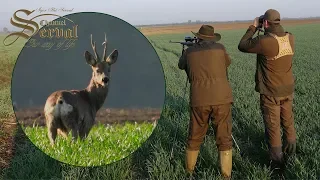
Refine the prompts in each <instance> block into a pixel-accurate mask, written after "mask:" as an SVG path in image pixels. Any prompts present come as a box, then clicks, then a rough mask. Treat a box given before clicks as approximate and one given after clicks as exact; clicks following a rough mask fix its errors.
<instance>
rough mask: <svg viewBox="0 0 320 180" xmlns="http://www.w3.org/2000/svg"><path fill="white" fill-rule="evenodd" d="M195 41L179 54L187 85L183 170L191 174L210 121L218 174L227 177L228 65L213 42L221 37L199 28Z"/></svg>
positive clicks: (229, 141)
mask: <svg viewBox="0 0 320 180" xmlns="http://www.w3.org/2000/svg"><path fill="white" fill-rule="evenodd" d="M194 34H195V36H197V38H198V42H197V43H196V44H194V45H193V46H191V47H189V48H187V49H186V50H185V51H183V53H182V56H181V58H180V60H179V64H178V66H179V68H180V69H182V70H185V71H186V72H187V75H188V78H189V82H190V84H191V85H190V106H191V110H190V123H189V136H188V141H187V148H186V169H187V171H188V172H189V173H192V172H193V170H194V167H195V164H196V161H197V157H198V154H199V149H200V146H201V144H202V142H203V140H204V137H205V135H206V133H207V130H208V126H209V123H210V121H209V120H210V119H211V117H212V118H213V125H214V132H215V138H216V144H217V148H218V150H219V152H220V153H219V157H220V166H221V173H222V174H223V176H225V177H227V178H230V177H231V169H232V137H231V131H232V117H231V106H232V102H233V98H232V91H231V87H230V84H229V82H228V79H227V68H228V66H229V65H230V64H231V61H230V58H229V56H228V54H227V52H226V49H225V47H224V46H223V45H222V44H220V43H217V41H219V40H220V39H221V35H220V34H218V33H214V28H213V27H212V26H209V25H203V26H202V27H201V28H200V29H199V32H198V33H194Z"/></svg>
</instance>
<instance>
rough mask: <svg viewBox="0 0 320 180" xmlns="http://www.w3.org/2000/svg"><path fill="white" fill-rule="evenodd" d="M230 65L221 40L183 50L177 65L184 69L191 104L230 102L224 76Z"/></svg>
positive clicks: (226, 80)
mask: <svg viewBox="0 0 320 180" xmlns="http://www.w3.org/2000/svg"><path fill="white" fill-rule="evenodd" d="M230 64H231V60H230V57H229V55H228V54H227V52H226V49H225V47H224V46H223V45H222V44H220V43H215V42H210V41H202V42H199V43H197V44H195V45H193V46H191V47H189V48H187V49H186V50H185V52H183V54H182V56H181V57H180V60H179V64H178V66H179V68H180V69H182V70H185V71H186V73H187V75H188V78H189V82H190V84H191V85H190V106H192V107H196V106H208V105H220V104H226V103H230V102H233V98H232V90H231V86H230V84H229V81H228V78H227V68H228V66H229V65H230Z"/></svg>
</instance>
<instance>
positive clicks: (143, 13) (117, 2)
mask: <svg viewBox="0 0 320 180" xmlns="http://www.w3.org/2000/svg"><path fill="white" fill-rule="evenodd" d="M40 7H41V8H42V9H48V8H51V7H54V8H62V7H63V8H65V9H73V12H74V13H75V12H83V11H94V12H102V13H107V14H110V15H113V16H117V17H119V18H121V19H123V20H125V21H127V22H129V23H130V24H133V25H143V24H162V23H173V22H186V21H188V20H192V21H196V20H202V21H225V20H248V19H254V17H256V16H258V15H260V14H263V13H264V12H265V11H266V10H267V9H269V8H273V9H277V10H279V11H280V13H281V16H282V17H290V18H299V17H310V16H319V15H320V13H319V7H320V1H319V0H281V1H279V0H267V1H258V0H241V1H240V0H220V1H215V0H197V1H196V0H192V1H191V0H89V1H79V0H56V1H43V0H10V1H2V2H1V6H0V13H1V14H0V27H1V28H3V27H4V26H5V27H8V28H9V29H12V28H13V26H12V25H11V24H10V18H11V17H12V15H13V13H14V12H15V11H16V10H18V9H28V10H35V9H38V8H40ZM37 14H39V13H38V12H37V13H33V14H32V15H30V16H32V17H33V16H35V15H37ZM65 14H68V13H61V12H59V15H65ZM19 16H20V17H26V16H23V13H21V14H19Z"/></svg>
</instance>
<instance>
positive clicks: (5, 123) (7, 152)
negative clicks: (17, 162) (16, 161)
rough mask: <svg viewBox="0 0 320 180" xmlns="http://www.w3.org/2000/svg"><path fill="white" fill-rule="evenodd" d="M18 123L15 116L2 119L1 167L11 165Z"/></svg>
mask: <svg viewBox="0 0 320 180" xmlns="http://www.w3.org/2000/svg"><path fill="white" fill-rule="evenodd" d="M16 129H17V123H16V121H15V119H14V118H12V119H7V120H0V169H4V168H6V167H8V166H9V163H10V159H11V158H12V157H13V156H14V139H15V132H16Z"/></svg>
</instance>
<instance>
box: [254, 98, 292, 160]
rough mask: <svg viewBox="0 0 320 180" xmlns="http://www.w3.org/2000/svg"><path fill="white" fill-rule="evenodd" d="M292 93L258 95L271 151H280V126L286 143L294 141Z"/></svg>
mask: <svg viewBox="0 0 320 180" xmlns="http://www.w3.org/2000/svg"><path fill="white" fill-rule="evenodd" d="M292 106H293V94H291V95H289V96H285V97H271V96H267V95H263V94H261V95H260V107H261V111H262V114H263V120H264V124H265V135H266V140H267V144H268V146H269V149H270V151H277V152H271V154H272V153H282V149H281V147H282V141H281V127H282V128H283V135H284V139H285V140H286V141H287V143H295V141H296V130H295V127H294V117H293V109H292Z"/></svg>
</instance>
